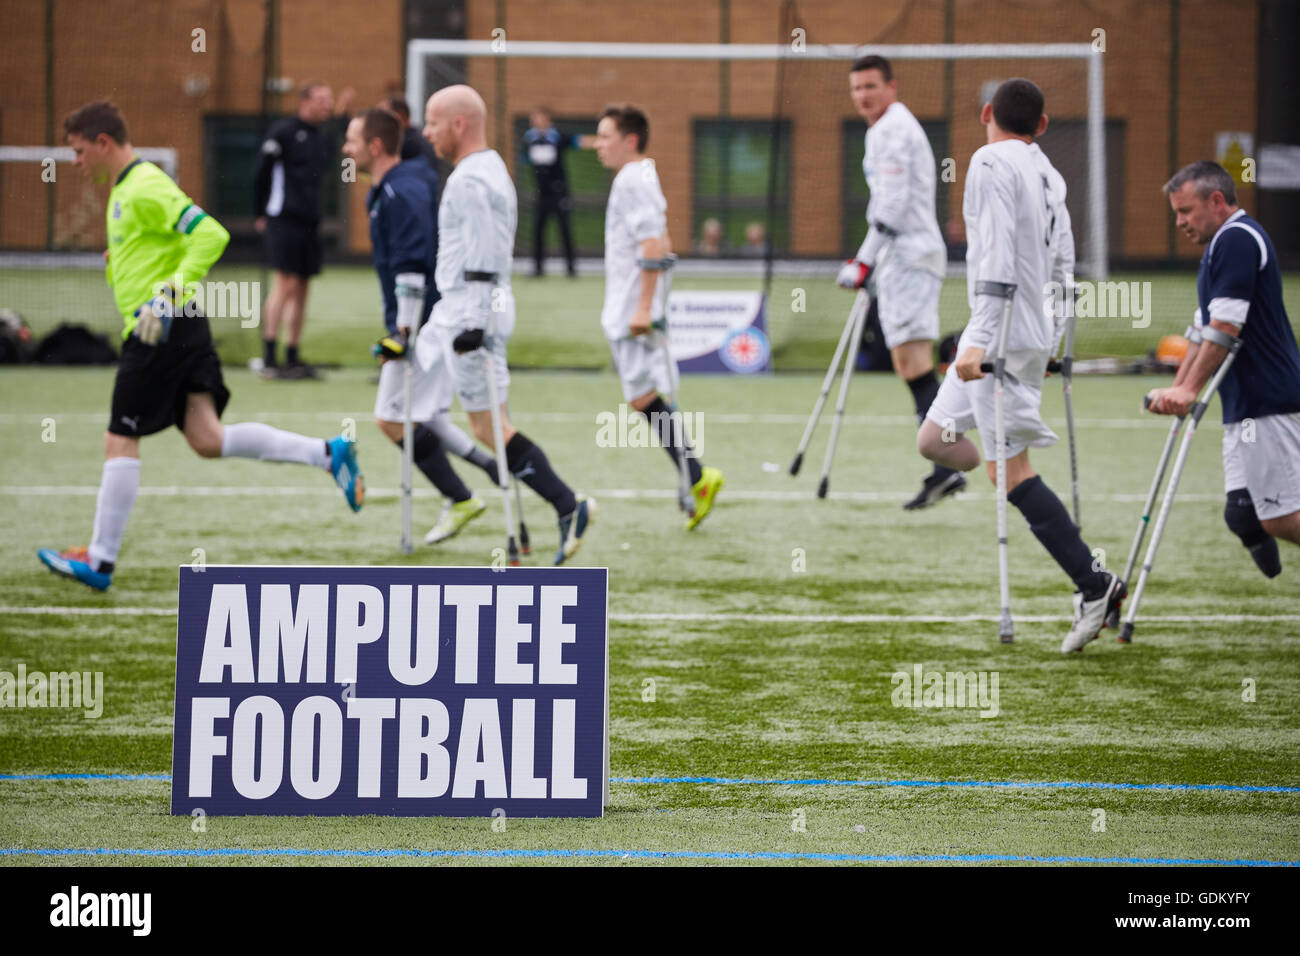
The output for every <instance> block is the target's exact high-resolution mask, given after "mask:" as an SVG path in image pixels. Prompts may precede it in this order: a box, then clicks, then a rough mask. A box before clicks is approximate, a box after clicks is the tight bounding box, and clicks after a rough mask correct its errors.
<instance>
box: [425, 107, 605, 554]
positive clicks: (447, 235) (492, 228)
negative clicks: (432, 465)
mask: <svg viewBox="0 0 1300 956" xmlns="http://www.w3.org/2000/svg"><path fill="white" fill-rule="evenodd" d="M486 121H487V108H486V107H485V106H484V104H483V98H482V97H481V96H479V95H478V93H476V92H475V91H474V90H473V89H471V88H470V87H468V86H464V85H458V86H449V87H446V88H444V89H441V90H439V91H438V92H436V93H434V94H433V95H432V96H431V97H429V101H428V103H427V104H426V106H425V111H424V124H425V125H424V137H425V139H427V140H428V141H429V143H430V145H432V146H433V149H434V152H435V153H437V154H438V157H439V158H440V159H444V160H446V161H447V162H449V163H451V164H452V166H453V167H455V168H454V169H453V170H452V172H451V175H450V176H448V177H447V184H446V187H445V188H444V189H443V194H442V204H441V205H440V206H439V207H438V265H437V270H436V272H435V278H436V281H437V287H438V290H439V291H440V292H441V293H442V298H441V299H440V300H439V301H438V304H437V305H436V306H435V307H434V310H433V316H432V321H433V324H434V326H435V327H436V328H437V329H438V330H439V332H440V333H441V335H442V341H443V348H444V351H445V352H446V355H447V366H448V368H450V369H451V379H452V385H453V387H454V388H455V390H456V395H457V397H459V398H460V403H461V405H462V406H463V407H464V409H465V411H466V412H468V413H469V421H470V427H471V429H472V430H473V432H474V437H476V438H477V439H478V440H479V441H480V442H482V443H483V444H484V445H486V446H488V447H489V448H495V450H496V454H497V458H498V461H500V460H501V459H502V458H504V461H505V464H506V465H507V467H509V469H510V473H511V474H512V475H514V476H515V477H516V478H518V479H519V480H521V481H523V482H524V483H525V484H526V485H528V487H530V488H532V489H533V491H535V492H537V493H538V494H539V495H541V496H542V497H543V498H545V499H546V500H547V501H548V502H550V503H551V506H552V507H553V508H555V513H556V515H557V516H558V518H559V525H560V546H559V550H558V551H557V552H556V554H555V563H556V564H563V563H564V562H565V561H566V560H567V559H568V558H571V557H573V555H574V554H575V553H577V551H578V548H579V547H580V546H581V544H582V538H583V535H584V534H586V531H587V528H588V527H589V525H590V524H591V522H592V520H593V519H594V518H595V515H596V502H595V501H594V500H593V499H589V498H585V497H582V496H577V495H575V494H574V493H573V491H572V489H570V488H569V486H568V485H566V484H565V483H564V482H563V481H562V480H561V479H560V477H559V475H557V474H556V473H555V471H554V469H552V468H551V463H550V461H548V460H547V457H546V454H545V453H544V452H543V451H542V449H541V448H540V447H538V446H537V445H535V444H533V443H532V442H531V441H529V440H528V437H527V436H526V435H524V434H523V433H522V432H520V431H517V430H516V429H515V428H514V426H513V425H511V424H510V416H509V413H508V412H507V410H506V408H507V404H508V402H507V398H506V393H507V389H508V388H509V385H510V370H509V368H508V367H507V365H506V342H507V340H508V339H509V338H510V334H511V333H512V332H513V331H514V327H515V300H514V294H513V293H512V292H511V289H510V266H511V261H512V258H513V250H514V245H515V226H516V225H517V223H518V199H517V196H516V194H515V186H514V183H513V182H511V180H510V173H509V172H508V171H507V170H506V164H505V162H504V161H503V160H502V159H501V156H500V155H499V154H498V153H497V152H496V151H495V150H493V149H489V148H488V145H487V135H486ZM489 326H490V327H491V335H489V334H488V332H489ZM488 362H491V363H492V371H493V376H494V379H495V384H496V391H497V395H496V398H497V402H498V405H497V407H496V408H493V407H492V402H491V400H490V399H489V394H488V392H489V390H488ZM497 415H499V416H500V425H501V441H502V444H503V446H504V447H503V448H496V442H495V438H494V435H493V418H494V417H496V416H497Z"/></svg>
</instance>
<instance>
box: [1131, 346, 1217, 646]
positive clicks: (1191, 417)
mask: <svg viewBox="0 0 1300 956" xmlns="http://www.w3.org/2000/svg"><path fill="white" fill-rule="evenodd" d="M1201 337H1202V339H1203V340H1204V341H1208V342H1213V343H1214V344H1215V345H1218V346H1220V347H1222V348H1226V349H1227V350H1228V354H1227V355H1226V356H1224V359H1223V361H1222V362H1220V363H1219V368H1218V370H1217V371H1216V372H1215V373H1214V376H1213V377H1212V378H1211V379H1210V383H1209V384H1208V385H1207V386H1205V389H1204V391H1202V392H1201V395H1200V397H1199V398H1198V399H1197V401H1196V402H1195V404H1193V405H1192V407H1191V408H1189V409H1188V410H1187V429H1186V430H1185V431H1184V432H1183V441H1182V444H1181V445H1179V446H1178V457H1177V458H1176V459H1175V460H1174V470H1173V473H1172V474H1171V475H1170V476H1169V487H1168V488H1166V489H1165V496H1164V499H1163V500H1162V501H1161V502H1160V514H1159V515H1157V516H1156V526H1155V528H1154V529H1153V530H1152V532H1151V543H1150V544H1148V545H1147V553H1146V556H1145V557H1144V558H1143V559H1142V573H1141V574H1139V575H1138V580H1137V586H1136V587H1135V588H1134V589H1133V596H1132V600H1131V602H1130V603H1129V606H1128V614H1127V615H1126V616H1125V618H1124V626H1123V627H1122V628H1120V632H1119V641H1120V643H1122V644H1130V643H1132V641H1133V626H1134V623H1135V622H1136V621H1137V612H1138V605H1139V604H1140V603H1141V601H1142V592H1143V591H1144V590H1145V589H1146V584H1147V578H1148V577H1149V576H1150V574H1151V568H1152V566H1153V565H1154V564H1155V560H1156V550H1157V549H1158V548H1159V547H1160V538H1161V536H1162V535H1163V534H1164V531H1165V522H1167V521H1168V520H1169V512H1170V510H1171V509H1172V508H1173V504H1174V494H1175V493H1176V492H1177V491H1178V480H1179V478H1181V477H1182V474H1183V465H1184V464H1186V462H1187V453H1188V451H1190V450H1191V447H1192V439H1193V438H1195V437H1196V427H1197V425H1199V424H1200V421H1201V416H1202V415H1204V414H1205V410H1206V409H1207V408H1208V407H1209V405H1210V401H1211V399H1213V398H1214V393H1215V392H1217V391H1218V390H1219V386H1220V385H1221V384H1222V383H1223V378H1224V376H1225V375H1227V374H1228V369H1229V368H1231V367H1232V363H1233V360H1234V359H1236V357H1237V352H1239V351H1240V350H1241V339H1239V338H1237V337H1236V336H1231V335H1228V334H1227V333H1226V332H1220V331H1219V330H1218V329H1213V328H1208V327H1207V328H1204V329H1202V330H1201ZM1150 404H1151V398H1150V396H1146V397H1144V398H1143V399H1142V405H1143V407H1144V408H1145V407H1150ZM1176 424H1177V423H1175V425H1176ZM1172 434H1173V431H1172V428H1171V432H1170V435H1171V438H1172ZM1166 444H1168V442H1166Z"/></svg>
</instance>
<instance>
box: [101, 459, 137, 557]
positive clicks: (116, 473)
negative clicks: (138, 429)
mask: <svg viewBox="0 0 1300 956" xmlns="http://www.w3.org/2000/svg"><path fill="white" fill-rule="evenodd" d="M139 490H140V459H139V458H110V459H108V461H106V462H104V475H103V477H102V478H100V480H99V499H98V500H97V501H96V503H95V532H94V535H93V536H92V537H91V539H90V566H91V568H92V569H94V570H99V566H100V565H101V564H102V563H104V562H105V561H112V562H114V563H116V562H117V552H118V550H119V549H120V548H121V547H122V536H123V535H125V534H126V523H127V521H128V520H130V518H131V509H132V508H133V507H134V506H135V494H136V492H137V491H139Z"/></svg>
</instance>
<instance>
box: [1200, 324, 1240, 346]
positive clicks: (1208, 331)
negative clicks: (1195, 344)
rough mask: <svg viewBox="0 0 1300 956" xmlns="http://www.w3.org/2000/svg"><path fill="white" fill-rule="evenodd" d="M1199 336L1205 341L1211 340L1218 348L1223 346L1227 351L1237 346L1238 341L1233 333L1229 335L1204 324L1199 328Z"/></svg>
mask: <svg viewBox="0 0 1300 956" xmlns="http://www.w3.org/2000/svg"><path fill="white" fill-rule="evenodd" d="M1201 338H1202V339H1204V340H1205V341H1206V342H1213V343H1214V344H1215V345H1217V346H1219V347H1220V348H1225V349H1227V350H1228V351H1229V352H1231V351H1232V350H1233V349H1235V348H1236V347H1237V343H1238V342H1239V341H1240V339H1238V338H1237V337H1236V336H1235V335H1229V334H1228V333H1227V332H1220V331H1219V330H1218V329H1216V328H1213V327H1212V326H1209V325H1206V326H1203V327H1202V328H1201Z"/></svg>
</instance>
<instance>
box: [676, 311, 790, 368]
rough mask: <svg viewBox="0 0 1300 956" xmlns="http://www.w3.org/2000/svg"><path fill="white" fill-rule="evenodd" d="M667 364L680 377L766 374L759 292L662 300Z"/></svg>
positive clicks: (767, 351)
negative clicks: (687, 374)
mask: <svg viewBox="0 0 1300 956" xmlns="http://www.w3.org/2000/svg"><path fill="white" fill-rule="evenodd" d="M668 333H669V341H670V343H671V346H670V347H671V349H672V355H673V358H674V359H676V360H677V363H678V367H679V368H680V369H681V371H683V372H736V373H739V374H742V375H749V374H753V373H755V372H770V371H771V370H772V348H771V345H770V344H769V342H768V338H767V310H766V303H765V301H764V298H763V294H762V293H761V292H699V291H694V290H687V291H674V292H673V293H672V294H671V295H670V296H669V300H668Z"/></svg>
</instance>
